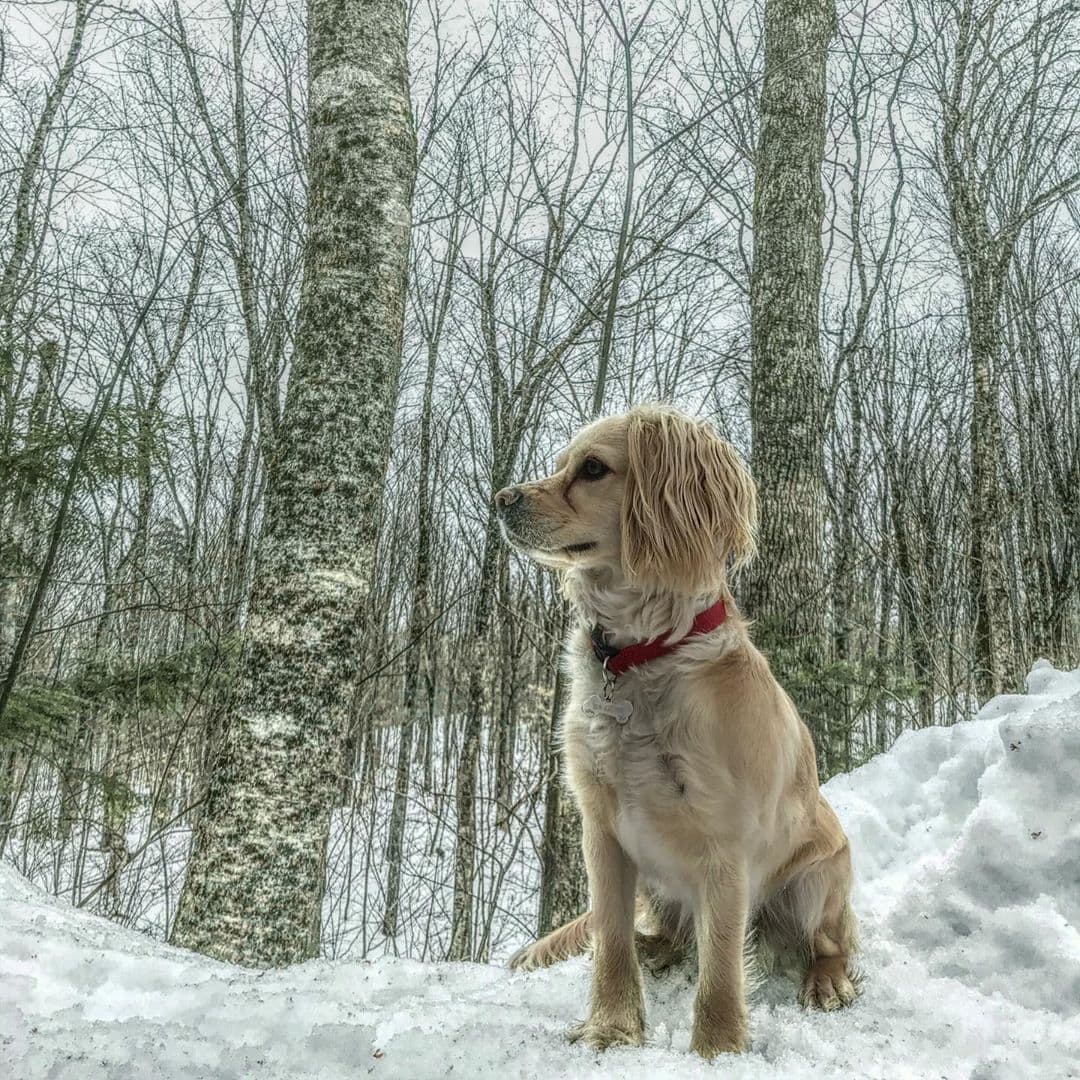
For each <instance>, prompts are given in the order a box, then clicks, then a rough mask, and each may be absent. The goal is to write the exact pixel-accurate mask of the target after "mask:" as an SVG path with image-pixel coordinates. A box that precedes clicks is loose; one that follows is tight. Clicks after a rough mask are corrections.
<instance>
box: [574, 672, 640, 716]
mask: <svg viewBox="0 0 1080 1080" xmlns="http://www.w3.org/2000/svg"><path fill="white" fill-rule="evenodd" d="M615 679H616V675H615V672H613V671H609V670H608V666H607V658H606V657H605V659H604V689H603V692H602V694H593V695H591V696H590V697H587V698H586V699H585V700H584V701H583V702H582V703H581V711H582V712H583V713H584V714H585V715H586V716H587V717H589V719H590V720H591V719H593V718H595V717H597V716H599V715H600V714H601V713H603V715H604V716H610V717H612V718H613V719H614V720H615V722H616V723H617V724H625V723H626V721H627V720H629V719H630V717H631V715H632V714H633V712H634V705H633V703H632V702H630V701H615V700H614V698H615Z"/></svg>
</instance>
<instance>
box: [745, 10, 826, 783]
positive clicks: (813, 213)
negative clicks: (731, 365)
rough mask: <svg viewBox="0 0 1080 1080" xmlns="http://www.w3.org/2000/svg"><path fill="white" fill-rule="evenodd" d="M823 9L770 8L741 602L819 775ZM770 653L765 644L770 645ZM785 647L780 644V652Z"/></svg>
mask: <svg viewBox="0 0 1080 1080" xmlns="http://www.w3.org/2000/svg"><path fill="white" fill-rule="evenodd" d="M835 28H836V14H835V9H834V4H833V0H768V2H767V3H766V5H765V76H764V82H763V84H762V92H761V106H760V115H761V130H760V134H759V137H758V145H757V157H756V162H755V166H756V168H755V176H754V212H753V221H754V262H753V268H752V270H751V275H750V347H751V361H752V373H751V385H750V421H751V428H752V433H753V471H754V476H755V478H756V480H757V483H758V489H759V493H760V507H761V518H760V531H759V535H758V548H759V557H758V561H757V564H756V568H755V571H754V573H753V574H752V575H751V578H750V581H749V582H748V585H749V588H748V590H747V594H746V597H747V605H748V610H749V613H750V614H751V615H752V616H753V617H754V619H755V620H757V623H758V625H759V628H760V631H761V634H762V640H763V644H764V645H765V647H766V649H767V650H769V651H770V652H771V653H772V659H773V662H774V664H775V666H776V668H777V673H778V676H779V678H780V679H781V681H782V682H785V683H786V684H787V685H788V687H789V689H791V690H793V691H794V692H795V694H796V697H797V699H798V704H799V706H800V708H801V709H802V711H803V715H804V717H805V718H806V721H807V723H808V724H809V726H810V730H811V731H812V732H813V734H814V740H815V744H816V745H817V747H818V754H819V767H820V768H825V767H826V765H827V762H826V761H825V760H824V754H823V751H824V749H825V744H826V736H827V708H826V702H825V700H823V698H822V696H821V695H820V693H814V692H813V691H812V690H806V689H804V692H801V693H800V691H799V688H800V687H803V688H808V687H810V686H812V684H813V683H814V682H816V676H817V674H818V672H819V671H820V669H821V668H822V666H823V665H824V662H825V658H826V653H827V639H826V620H825V612H826V609H827V606H828V598H827V596H826V594H825V552H824V540H825V466H824V453H825V451H824V438H825V434H824V433H825V415H824V413H825V390H824V374H823V363H822V355H821V345H820V341H819V321H820V320H819V306H820V297H821V278H822V245H821V230H822V221H823V216H824V207H825V199H824V194H823V192H822V184H821V169H822V160H823V156H824V146H825V63H826V56H827V53H828V44H829V40H830V38H831V37H832V35H833V32H834V30H835ZM774 645H775V646H777V647H776V648H773V647H772V646H774ZM781 646H782V647H781Z"/></svg>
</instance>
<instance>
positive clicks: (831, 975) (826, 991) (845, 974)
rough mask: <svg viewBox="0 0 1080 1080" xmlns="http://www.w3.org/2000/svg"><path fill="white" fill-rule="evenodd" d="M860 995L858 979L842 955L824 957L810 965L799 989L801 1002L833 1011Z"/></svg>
mask: <svg viewBox="0 0 1080 1080" xmlns="http://www.w3.org/2000/svg"><path fill="white" fill-rule="evenodd" d="M858 996H859V986H858V979H856V978H855V977H854V976H853V975H852V973H851V972H850V971H849V970H848V968H847V964H846V962H845V961H844V960H843V959H842V958H840V957H823V958H821V959H818V960H816V961H815V962H814V963H813V964H811V965H810V969H809V970H808V971H807V973H806V977H805V978H804V979H803V984H802V989H801V990H800V991H799V1004H800V1005H803V1006H804V1007H806V1008H808V1009H821V1010H823V1011H824V1012H832V1011H833V1010H834V1009H843V1008H845V1007H846V1006H848V1005H850V1004H851V1003H852V1002H853V1001H854V1000H855V999H856V998H857V997H858Z"/></svg>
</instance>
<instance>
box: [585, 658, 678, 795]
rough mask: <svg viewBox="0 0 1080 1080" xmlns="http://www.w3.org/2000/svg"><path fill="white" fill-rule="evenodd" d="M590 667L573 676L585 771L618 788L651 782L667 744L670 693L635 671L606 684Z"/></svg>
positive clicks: (597, 671) (660, 765)
mask: <svg viewBox="0 0 1080 1080" xmlns="http://www.w3.org/2000/svg"><path fill="white" fill-rule="evenodd" d="M590 668H592V670H589V669H587V670H586V672H584V673H583V674H582V676H581V677H580V678H579V680H578V681H577V685H576V687H575V689H576V693H575V698H576V704H575V708H576V711H577V715H576V716H575V717H574V718H573V720H574V726H575V727H576V728H577V731H578V732H579V736H580V743H581V745H582V748H583V750H584V752H585V754H586V757H587V762H588V766H589V769H590V771H591V772H592V773H593V775H594V776H595V777H596V778H597V779H598V780H600V781H601V782H603V783H607V784H611V785H614V786H615V787H617V788H620V789H640V788H641V787H642V786H644V785H646V784H650V783H653V782H655V781H656V780H657V779H658V773H659V772H661V771H662V766H663V758H664V754H665V752H666V749H667V737H666V736H667V732H666V728H667V721H668V720H669V718H670V702H669V701H668V698H669V696H670V695H669V693H667V692H666V691H665V690H664V689H663V687H662V686H658V685H657V684H656V681H655V680H652V681H650V680H645V679H642V678H641V677H639V676H637V675H636V673H630V674H628V675H625V676H622V677H620V678H619V679H616V680H615V682H614V683H613V684H610V685H609V684H608V683H607V682H606V681H605V679H604V676H603V674H602V672H601V671H600V669H599V668H598V667H593V666H592V665H590Z"/></svg>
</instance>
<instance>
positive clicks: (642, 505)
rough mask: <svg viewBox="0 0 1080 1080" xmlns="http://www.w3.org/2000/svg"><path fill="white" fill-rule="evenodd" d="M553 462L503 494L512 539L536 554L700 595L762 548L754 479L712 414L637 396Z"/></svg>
mask: <svg viewBox="0 0 1080 1080" xmlns="http://www.w3.org/2000/svg"><path fill="white" fill-rule="evenodd" d="M555 466H556V471H555V473H554V474H552V475H551V476H549V477H546V478H545V479H543V480H534V481H532V482H530V483H526V484H519V485H517V486H515V487H508V488H504V489H503V490H502V491H500V492H499V493H498V494H497V495H496V496H495V506H496V509H497V512H498V514H499V520H500V522H501V524H502V529H503V533H504V534H505V536H506V538H507V539H508V540H509V541H510V543H511V544H513V545H514V546H515V547H516V548H518V549H519V550H521V551H523V552H525V553H526V554H527V555H529V556H530V557H531V558H533V559H535V560H536V561H537V562H540V563H543V564H544V565H546V566H552V567H554V568H556V569H558V570H563V571H567V570H575V569H588V568H596V569H599V568H604V567H608V568H611V569H614V570H618V571H621V574H622V576H623V577H624V578H625V580H626V581H627V582H629V583H632V584H635V585H639V586H641V587H642V588H653V589H663V590H665V591H670V592H675V593H680V594H683V595H687V596H696V595H701V594H703V593H707V592H710V591H713V590H716V589H718V588H721V587H722V586H723V584H724V582H725V576H726V575H725V571H726V567H727V564H728V562H729V560H730V562H731V563H732V564H733V565H734V566H736V567H737V566H740V565H742V564H744V563H746V562H747V561H749V559H750V558H751V557H752V556H753V553H754V529H755V527H756V524H757V498H756V492H755V488H754V481H753V480H752V479H751V478H750V474H749V473H748V472H747V470H746V468H745V467H744V466H743V464H742V462H741V461H740V460H739V458H738V456H737V455H736V453H735V451H734V450H733V449H732V447H731V446H730V444H729V443H727V442H725V441H724V440H723V439H721V438H720V436H719V435H717V434H716V432H715V431H714V430H713V428H712V427H711V426H710V425H709V424H706V423H702V422H699V421H696V420H693V419H691V418H690V417H688V416H686V415H684V414H683V413H680V412H678V411H677V410H675V409H671V408H664V407H651V406H650V407H645V406H643V407H638V408H635V409H633V410H631V411H630V412H629V413H627V414H626V415H625V416H617V417H613V418H611V419H607V420H598V421H597V422H595V423H593V424H590V425H589V426H588V427H586V428H584V429H583V430H582V431H581V432H579V433H578V435H577V436H576V437H575V438H574V441H573V442H572V443H571V444H570V445H569V446H568V447H567V448H566V450H564V451H563V452H562V453H561V454H560V455H559V457H558V458H557V459H556V462H555Z"/></svg>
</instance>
